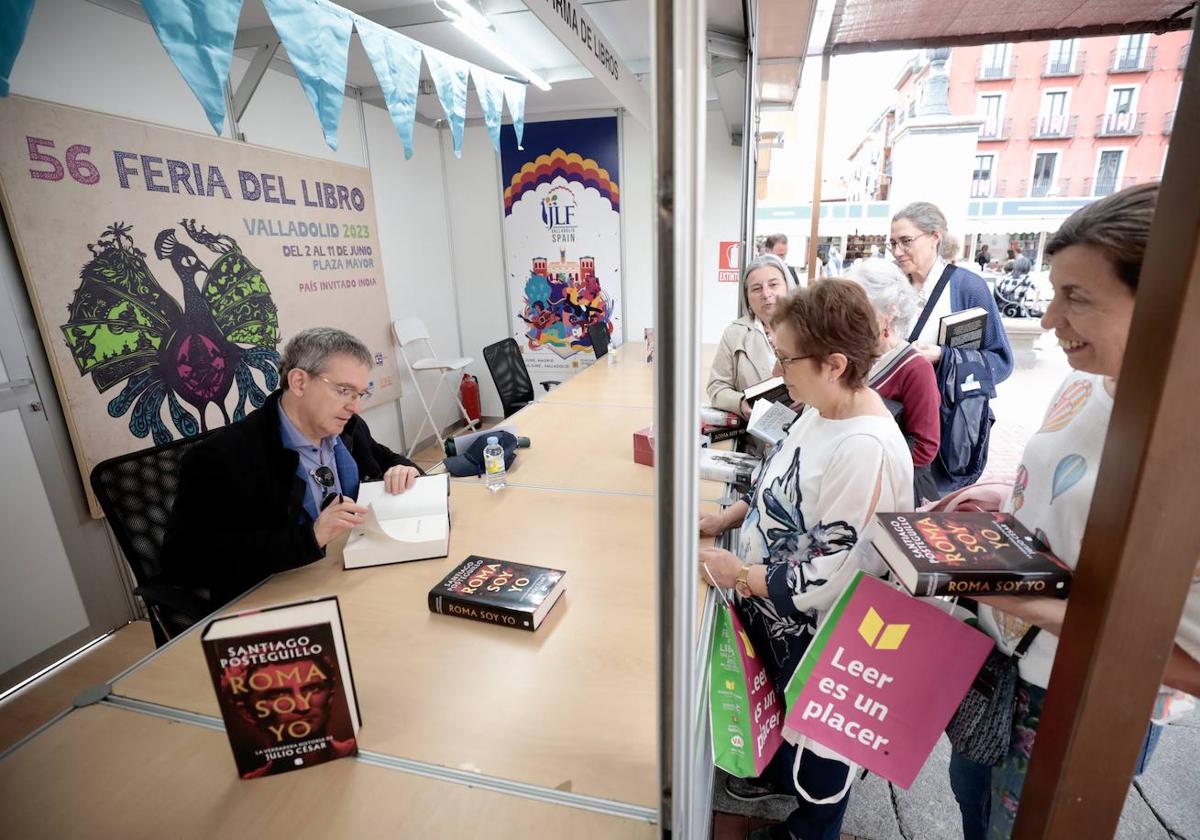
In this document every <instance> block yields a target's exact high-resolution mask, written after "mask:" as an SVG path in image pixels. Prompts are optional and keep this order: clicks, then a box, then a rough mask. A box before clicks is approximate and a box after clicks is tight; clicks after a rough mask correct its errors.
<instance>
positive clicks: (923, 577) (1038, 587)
mask: <svg viewBox="0 0 1200 840" xmlns="http://www.w3.org/2000/svg"><path fill="white" fill-rule="evenodd" d="M1069 581H1070V577H1069V576H1068V575H1066V574H1049V573H1046V574H1042V573H1032V574H1030V573H1020V572H1005V571H969V570H966V569H961V570H956V571H953V572H921V573H920V574H919V575H918V576H917V594H919V595H922V596H925V597H929V596H933V595H962V596H966V597H968V598H969V597H971V596H972V595H1042V596H1046V597H1050V598H1065V597H1067V589H1068V584H1069Z"/></svg>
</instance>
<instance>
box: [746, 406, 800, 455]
mask: <svg viewBox="0 0 1200 840" xmlns="http://www.w3.org/2000/svg"><path fill="white" fill-rule="evenodd" d="M795 419H796V412H794V411H792V410H791V409H790V408H788V407H787V406H786V405H784V404H782V403H773V402H767V401H766V400H759V401H758V402H756V403H755V404H754V407H753V408H751V409H750V421H749V423H747V425H746V431H748V432H750V434H752V435H754V436H755V437H756V438H758V439H759V440H761V441H763V442H764V443H771V444H773V443H777V442H778V441H780V440H783V437H784V435H786V434H787V426H788V424H790V423H791V422H792V421H793V420H795Z"/></svg>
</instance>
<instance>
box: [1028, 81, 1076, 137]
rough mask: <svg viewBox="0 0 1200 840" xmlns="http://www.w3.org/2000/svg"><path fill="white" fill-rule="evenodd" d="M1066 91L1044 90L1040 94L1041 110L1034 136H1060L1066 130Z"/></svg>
mask: <svg viewBox="0 0 1200 840" xmlns="http://www.w3.org/2000/svg"><path fill="white" fill-rule="evenodd" d="M1067 96H1068V94H1067V92H1066V91H1065V90H1053V91H1046V92H1044V93H1043V94H1042V106H1041V112H1040V113H1039V114H1038V125H1037V132H1036V135H1035V136H1038V137H1061V136H1063V135H1064V134H1066V131H1067Z"/></svg>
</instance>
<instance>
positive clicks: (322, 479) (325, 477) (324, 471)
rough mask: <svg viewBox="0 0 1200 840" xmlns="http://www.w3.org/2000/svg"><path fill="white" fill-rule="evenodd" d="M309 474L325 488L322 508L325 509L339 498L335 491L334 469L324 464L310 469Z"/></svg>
mask: <svg viewBox="0 0 1200 840" xmlns="http://www.w3.org/2000/svg"><path fill="white" fill-rule="evenodd" d="M308 474H309V475H311V476H312V477H313V480H314V481H316V482H317V484H320V485H321V487H322V488H324V490H325V495H323V496H322V497H321V505H320V509H321V510H325V508H327V507H329V506H330V505H331V504H333V503H334V501H335V500H336V499H337V498H338V494H337V493H336V492H335V491H334V489H333V487H334V477H333V469H332V468H330V467H328V466H326V465H325V464H322V465H321V466H319V467H314V468H313V469H311V470H309V471H308Z"/></svg>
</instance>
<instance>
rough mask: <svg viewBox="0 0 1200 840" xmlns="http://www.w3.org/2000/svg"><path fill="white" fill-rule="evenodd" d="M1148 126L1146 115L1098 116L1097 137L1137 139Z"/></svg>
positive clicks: (1143, 113) (1127, 113) (1126, 113)
mask: <svg viewBox="0 0 1200 840" xmlns="http://www.w3.org/2000/svg"><path fill="white" fill-rule="evenodd" d="M1145 126H1146V114H1145V112H1142V113H1140V114H1132V113H1129V112H1125V113H1121V114H1097V115H1096V136H1097V137H1137V136H1138V135H1140V134H1141V133H1142V130H1143V129H1144V128H1145Z"/></svg>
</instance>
